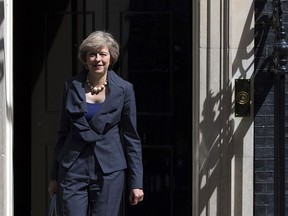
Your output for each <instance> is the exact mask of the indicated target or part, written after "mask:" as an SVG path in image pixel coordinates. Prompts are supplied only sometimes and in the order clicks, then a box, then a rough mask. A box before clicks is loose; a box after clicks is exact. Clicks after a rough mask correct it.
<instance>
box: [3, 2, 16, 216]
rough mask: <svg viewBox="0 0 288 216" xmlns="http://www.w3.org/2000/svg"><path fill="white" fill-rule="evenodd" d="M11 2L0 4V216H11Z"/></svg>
mask: <svg viewBox="0 0 288 216" xmlns="http://www.w3.org/2000/svg"><path fill="white" fill-rule="evenodd" d="M12 28H13V22H12V0H4V1H3V0H0V119H1V120H0V121H1V122H0V152H1V159H0V178H1V179H0V215H3V216H12V215H14V214H13V165H12V154H13V88H12V87H13V86H12V83H13V68H12V47H13V34H12Z"/></svg>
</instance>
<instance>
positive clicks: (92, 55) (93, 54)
mask: <svg viewBox="0 0 288 216" xmlns="http://www.w3.org/2000/svg"><path fill="white" fill-rule="evenodd" d="M96 55H97V54H96V53H89V56H90V57H95V56H96Z"/></svg>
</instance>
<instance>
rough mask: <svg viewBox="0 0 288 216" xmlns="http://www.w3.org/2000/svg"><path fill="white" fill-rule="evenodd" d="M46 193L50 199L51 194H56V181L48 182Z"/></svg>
mask: <svg viewBox="0 0 288 216" xmlns="http://www.w3.org/2000/svg"><path fill="white" fill-rule="evenodd" d="M48 191H49V194H50V197H52V196H53V194H54V193H56V192H57V181H56V180H51V181H50V185H49V188H48Z"/></svg>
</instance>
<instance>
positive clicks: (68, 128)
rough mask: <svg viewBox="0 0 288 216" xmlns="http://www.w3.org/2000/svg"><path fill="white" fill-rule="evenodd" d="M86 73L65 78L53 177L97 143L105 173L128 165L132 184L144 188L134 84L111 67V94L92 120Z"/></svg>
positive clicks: (96, 147)
mask: <svg viewBox="0 0 288 216" xmlns="http://www.w3.org/2000/svg"><path fill="white" fill-rule="evenodd" d="M86 75H87V71H83V72H81V73H80V74H79V75H77V76H75V77H73V78H72V79H70V80H68V81H66V82H65V86H64V91H63V96H62V108H61V115H60V126H59V130H58V141H57V143H56V145H55V150H54V159H53V165H52V171H51V179H57V173H58V166H59V165H61V166H63V167H64V168H66V169H69V168H70V167H71V166H72V165H73V163H74V162H75V160H76V159H77V157H78V156H79V154H80V153H81V151H82V149H83V148H84V146H85V145H86V144H87V143H88V144H89V143H90V144H91V143H93V144H94V145H95V147H94V151H95V154H96V157H97V159H98V161H99V164H100V167H101V169H102V171H103V172H104V173H111V172H114V171H117V170H123V169H126V168H127V167H128V180H129V187H130V188H142V187H143V183H142V181H143V166H142V150H141V142H140V139H139V136H138V133H137V127H136V104H135V96H134V90H133V86H132V84H131V83H129V82H127V81H125V80H124V79H122V78H121V77H119V76H118V75H117V74H116V73H115V72H114V71H112V70H109V71H108V86H109V88H108V94H107V97H106V99H105V101H104V102H103V104H102V106H101V108H100V109H99V110H98V111H97V112H96V114H95V115H94V116H93V118H92V119H91V120H90V121H89V122H88V121H87V120H86V118H85V116H84V114H85V112H86V111H87V105H86V99H85V87H84V83H85V80H86Z"/></svg>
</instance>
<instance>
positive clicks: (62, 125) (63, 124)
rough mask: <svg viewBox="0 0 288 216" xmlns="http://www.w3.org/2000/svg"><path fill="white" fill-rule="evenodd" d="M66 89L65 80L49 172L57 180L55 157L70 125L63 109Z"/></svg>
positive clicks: (52, 178) (51, 177)
mask: <svg viewBox="0 0 288 216" xmlns="http://www.w3.org/2000/svg"><path fill="white" fill-rule="evenodd" d="M67 89H68V84H67V82H65V85H64V88H63V92H62V102H61V108H60V122H59V128H58V133H57V142H56V144H55V147H54V155H53V159H52V169H51V173H50V179H51V180H57V175H58V166H59V164H58V162H57V157H58V155H59V153H60V151H61V149H62V146H63V144H64V142H65V139H66V137H67V135H68V132H69V131H70V127H71V124H70V119H69V116H68V114H67V111H66V109H65V105H66V97H67Z"/></svg>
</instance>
